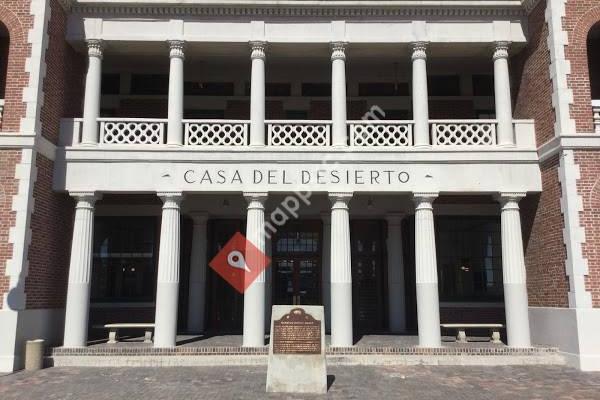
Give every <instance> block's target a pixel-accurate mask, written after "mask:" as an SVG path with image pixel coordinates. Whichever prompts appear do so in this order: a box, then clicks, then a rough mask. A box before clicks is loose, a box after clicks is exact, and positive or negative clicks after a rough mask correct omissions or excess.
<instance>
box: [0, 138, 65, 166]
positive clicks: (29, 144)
mask: <svg viewBox="0 0 600 400" xmlns="http://www.w3.org/2000/svg"><path fill="white" fill-rule="evenodd" d="M0 149H30V150H35V151H36V152H38V153H40V154H41V155H43V156H44V157H46V158H47V159H49V160H52V161H54V159H55V157H56V145H55V144H54V143H52V142H50V141H49V140H48V139H46V138H45V137H43V136H41V135H38V136H36V135H21V134H18V133H3V132H2V133H0Z"/></svg>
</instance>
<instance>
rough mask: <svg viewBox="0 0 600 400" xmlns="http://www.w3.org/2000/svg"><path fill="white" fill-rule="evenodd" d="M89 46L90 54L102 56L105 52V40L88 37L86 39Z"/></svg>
mask: <svg viewBox="0 0 600 400" xmlns="http://www.w3.org/2000/svg"><path fill="white" fill-rule="evenodd" d="M85 44H86V45H87V48H88V56H90V57H98V58H102V55H103V53H104V40H102V39H88V40H86V41H85Z"/></svg>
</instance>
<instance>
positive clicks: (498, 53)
mask: <svg viewBox="0 0 600 400" xmlns="http://www.w3.org/2000/svg"><path fill="white" fill-rule="evenodd" d="M509 47H510V42H505V41H502V42H496V43H494V61H495V60H499V59H502V58H504V59H508V48H509Z"/></svg>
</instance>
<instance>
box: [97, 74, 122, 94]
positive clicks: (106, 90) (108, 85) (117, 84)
mask: <svg viewBox="0 0 600 400" xmlns="http://www.w3.org/2000/svg"><path fill="white" fill-rule="evenodd" d="M100 90H101V92H102V94H119V93H120V92H121V75H119V74H102V87H101V89H100Z"/></svg>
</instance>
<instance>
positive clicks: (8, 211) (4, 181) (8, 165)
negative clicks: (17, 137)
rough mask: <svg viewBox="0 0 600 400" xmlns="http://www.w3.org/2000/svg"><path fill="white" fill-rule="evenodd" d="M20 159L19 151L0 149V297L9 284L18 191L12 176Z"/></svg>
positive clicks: (16, 183) (0, 304)
mask: <svg viewBox="0 0 600 400" xmlns="http://www.w3.org/2000/svg"><path fill="white" fill-rule="evenodd" d="M20 161H21V151H19V150H0V299H1V298H2V296H3V295H4V294H5V293H6V291H7V290H8V285H9V279H8V277H7V276H6V275H5V268H6V262H7V261H8V260H9V259H10V258H11V257H12V244H11V243H9V242H8V234H9V230H10V228H11V227H12V226H13V225H14V224H15V213H14V212H13V211H12V198H13V196H14V195H16V194H17V193H18V191H19V187H18V182H17V181H16V180H15V179H14V178H15V166H16V165H17V164H18V163H19V162H20ZM0 308H2V302H1V301H0Z"/></svg>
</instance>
